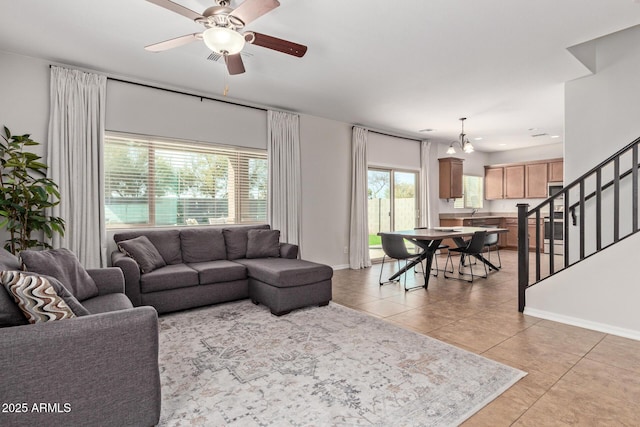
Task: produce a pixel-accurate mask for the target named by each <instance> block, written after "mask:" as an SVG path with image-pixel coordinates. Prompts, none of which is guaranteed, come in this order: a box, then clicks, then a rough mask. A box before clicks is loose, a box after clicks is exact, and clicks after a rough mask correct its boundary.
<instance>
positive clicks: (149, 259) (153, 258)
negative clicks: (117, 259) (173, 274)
mask: <svg viewBox="0 0 640 427" xmlns="http://www.w3.org/2000/svg"><path fill="white" fill-rule="evenodd" d="M118 248H119V249H120V251H121V252H122V253H124V254H126V255H127V256H129V257H131V258H133V259H134V260H135V261H136V262H137V263H138V265H139V266H140V271H142V272H143V273H150V272H152V271H153V270H155V269H158V268H160V267H164V266H165V265H167V263H166V262H164V259H163V258H162V255H160V252H158V250H157V249H156V247H155V246H153V243H151V241H150V240H149V239H148V238H147V236H140V237H136V238H135V239H131V240H123V241H121V242H118Z"/></svg>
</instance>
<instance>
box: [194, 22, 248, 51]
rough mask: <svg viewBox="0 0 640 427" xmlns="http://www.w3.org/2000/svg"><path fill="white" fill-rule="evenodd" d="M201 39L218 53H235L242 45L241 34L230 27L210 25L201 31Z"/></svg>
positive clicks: (243, 41)
mask: <svg viewBox="0 0 640 427" xmlns="http://www.w3.org/2000/svg"><path fill="white" fill-rule="evenodd" d="M202 39H203V40H204V43H205V44H206V45H207V47H208V48H209V49H211V50H212V51H214V52H216V53H219V54H220V55H235V54H237V53H240V51H241V50H242V48H243V47H244V44H245V40H244V37H243V36H242V34H240V33H238V32H237V31H234V30H232V29H231V28H225V27H211V28H208V29H206V30H205V31H204V32H203V33H202Z"/></svg>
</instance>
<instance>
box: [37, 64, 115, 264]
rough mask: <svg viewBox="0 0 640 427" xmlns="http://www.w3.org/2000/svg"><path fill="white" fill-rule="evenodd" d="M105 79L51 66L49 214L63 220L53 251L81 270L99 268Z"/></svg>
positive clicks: (103, 261)
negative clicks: (56, 200) (53, 198)
mask: <svg viewBox="0 0 640 427" xmlns="http://www.w3.org/2000/svg"><path fill="white" fill-rule="evenodd" d="M106 88H107V78H106V77H105V76H101V75H97V74H91V73H85V72H82V71H78V70H70V69H66V68H61V67H55V66H52V67H51V91H50V92H51V94H50V96H51V99H50V103H51V105H50V109H49V138H48V144H47V163H48V166H49V170H48V173H47V174H48V176H49V178H51V179H53V180H54V181H55V182H56V183H57V184H58V185H59V187H60V198H61V202H60V204H59V205H58V206H55V207H54V208H53V209H52V215H55V216H59V217H62V218H63V219H64V220H65V222H66V231H65V235H64V237H61V236H59V235H54V238H53V239H52V242H51V244H52V245H53V247H54V248H60V247H65V248H68V249H70V250H71V251H73V252H74V253H75V254H76V255H77V256H78V258H79V260H80V262H81V263H82V264H83V265H84V266H85V267H86V268H98V267H105V266H106V265H107V258H106V251H107V250H106V230H105V220H104V203H103V193H104V179H103V174H104V170H103V138H104V120H105V96H106Z"/></svg>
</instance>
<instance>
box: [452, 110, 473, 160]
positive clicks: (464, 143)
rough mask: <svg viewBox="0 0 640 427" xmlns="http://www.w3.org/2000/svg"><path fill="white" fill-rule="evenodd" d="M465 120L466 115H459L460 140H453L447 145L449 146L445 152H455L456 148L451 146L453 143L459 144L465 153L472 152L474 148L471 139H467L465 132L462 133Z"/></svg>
mask: <svg viewBox="0 0 640 427" xmlns="http://www.w3.org/2000/svg"><path fill="white" fill-rule="evenodd" d="M465 120H467V118H466V117H461V118H460V122H462V131H461V132H460V140H459V141H453V142H452V143H451V145H449V148H448V149H447V154H456V149H455V148H454V147H453V144H456V143H458V144H460V147H461V148H462V151H464V152H465V153H467V154H469V153H473V151H474V149H473V145H472V144H471V141H469V140H468V139H467V134H465V133H464V121H465Z"/></svg>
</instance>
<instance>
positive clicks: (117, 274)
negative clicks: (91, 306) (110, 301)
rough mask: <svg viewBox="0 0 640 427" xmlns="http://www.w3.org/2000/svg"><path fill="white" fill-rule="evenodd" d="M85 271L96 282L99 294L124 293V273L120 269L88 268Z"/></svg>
mask: <svg viewBox="0 0 640 427" xmlns="http://www.w3.org/2000/svg"><path fill="white" fill-rule="evenodd" d="M87 273H89V276H91V278H92V279H93V281H94V282H96V285H97V286H98V292H99V295H107V294H123V293H124V275H123V274H122V270H121V269H119V268H117V267H108V268H90V269H88V270H87Z"/></svg>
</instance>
